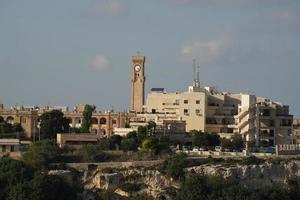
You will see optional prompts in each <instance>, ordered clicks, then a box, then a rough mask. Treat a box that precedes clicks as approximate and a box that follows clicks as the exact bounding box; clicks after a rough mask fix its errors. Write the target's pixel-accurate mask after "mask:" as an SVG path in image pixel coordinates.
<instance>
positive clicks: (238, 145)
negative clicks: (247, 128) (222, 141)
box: [231, 133, 244, 149]
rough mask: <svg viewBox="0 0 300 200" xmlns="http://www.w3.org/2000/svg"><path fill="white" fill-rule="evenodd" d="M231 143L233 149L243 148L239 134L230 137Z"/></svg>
mask: <svg viewBox="0 0 300 200" xmlns="http://www.w3.org/2000/svg"><path fill="white" fill-rule="evenodd" d="M231 142H232V146H233V147H234V148H239V149H241V148H243V147H244V141H243V137H242V135H241V134H238V133H236V134H234V135H233V136H232V137H231Z"/></svg>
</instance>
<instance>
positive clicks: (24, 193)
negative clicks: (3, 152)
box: [0, 156, 76, 200]
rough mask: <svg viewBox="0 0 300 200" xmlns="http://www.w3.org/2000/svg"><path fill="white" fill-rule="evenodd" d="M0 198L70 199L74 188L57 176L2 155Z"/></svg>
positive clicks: (19, 199) (74, 196)
mask: <svg viewBox="0 0 300 200" xmlns="http://www.w3.org/2000/svg"><path fill="white" fill-rule="evenodd" d="M0 199H1V200H57V199H65V200H68V199H70V200H71V199H76V190H75V189H74V188H71V187H70V186H69V185H68V184H67V183H66V182H65V181H64V180H63V179H62V178H61V177H59V176H49V175H47V173H46V171H42V170H41V169H35V170H33V169H32V168H31V167H30V166H28V165H27V163H26V162H24V161H17V160H13V159H11V158H9V157H7V156H4V157H2V158H1V159H0Z"/></svg>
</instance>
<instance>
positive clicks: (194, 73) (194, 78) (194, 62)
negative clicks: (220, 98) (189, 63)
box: [193, 59, 196, 81]
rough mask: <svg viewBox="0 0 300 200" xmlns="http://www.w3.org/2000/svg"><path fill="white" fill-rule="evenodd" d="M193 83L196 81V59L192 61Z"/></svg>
mask: <svg viewBox="0 0 300 200" xmlns="http://www.w3.org/2000/svg"><path fill="white" fill-rule="evenodd" d="M193 81H196V59H193Z"/></svg>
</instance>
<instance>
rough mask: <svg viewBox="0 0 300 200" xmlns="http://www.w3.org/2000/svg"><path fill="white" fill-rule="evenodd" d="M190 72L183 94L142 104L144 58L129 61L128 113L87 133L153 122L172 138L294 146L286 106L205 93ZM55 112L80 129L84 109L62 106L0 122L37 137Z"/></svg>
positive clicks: (155, 94)
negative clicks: (192, 135) (197, 134)
mask: <svg viewBox="0 0 300 200" xmlns="http://www.w3.org/2000/svg"><path fill="white" fill-rule="evenodd" d="M193 67H194V79H193V81H192V84H191V86H189V87H188V90H187V91H186V92H175V93H167V92H166V91H165V90H164V89H163V88H153V89H152V90H151V92H150V93H149V94H147V97H146V98H145V80H146V75H145V69H146V67H145V57H144V56H140V55H138V56H133V57H132V64H131V67H130V68H131V77H130V80H131V85H130V86H131V93H130V94H131V98H130V102H131V103H130V112H115V111H113V110H111V111H105V112H101V111H99V110H98V111H96V112H94V113H93V117H92V125H91V127H90V131H91V133H93V134H97V135H102V136H104V137H107V136H111V135H112V134H114V132H115V131H116V130H117V129H120V128H121V129H122V128H126V126H129V127H131V128H137V127H138V126H143V125H145V123H147V122H149V121H154V122H155V123H156V124H157V125H158V126H159V127H162V128H163V129H165V128H167V129H170V130H171V129H172V130H173V132H174V133H175V132H180V131H181V132H189V131H191V130H200V131H203V132H209V133H217V134H219V135H220V136H221V137H226V138H230V137H232V136H233V135H234V134H235V133H238V134H241V135H242V136H243V139H244V140H245V141H246V142H247V144H249V145H252V146H253V145H255V146H274V145H275V144H292V143H294V142H295V141H296V138H295V136H294V135H293V115H290V113H289V106H287V105H284V104H282V103H280V102H275V101H272V100H270V99H267V98H263V97H258V96H255V95H252V94H242V93H239V94H234V93H229V92H220V91H218V90H217V89H216V88H214V87H203V86H202V85H201V83H200V80H199V69H197V68H196V66H195V65H194V66H193ZM149 78H151V77H149ZM145 99H146V100H145ZM53 109H59V110H61V111H62V112H63V113H64V115H65V117H67V119H68V120H69V123H70V127H71V128H80V127H81V122H82V112H83V110H84V105H80V104H79V105H77V106H76V107H75V109H74V110H71V111H70V110H69V109H68V108H67V107H63V106H61V107H59V106H57V107H52V108H51V107H47V106H46V107H34V106H29V107H22V106H21V107H19V108H15V109H12V110H7V109H5V108H3V106H2V109H0V116H2V117H3V118H4V119H5V120H6V121H7V122H9V123H14V122H18V123H21V125H22V126H23V127H24V129H25V131H26V132H27V136H28V137H32V136H33V137H35V136H36V135H37V133H38V126H37V125H38V118H39V116H41V115H42V114H43V113H45V112H47V111H50V110H53ZM130 130H132V129H130ZM119 131H121V130H119ZM122 131H124V130H122Z"/></svg>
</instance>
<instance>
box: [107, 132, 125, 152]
mask: <svg viewBox="0 0 300 200" xmlns="http://www.w3.org/2000/svg"><path fill="white" fill-rule="evenodd" d="M109 142H110V149H113V150H115V149H117V148H119V147H120V146H121V142H122V137H121V136H120V135H112V136H111V137H110V138H109Z"/></svg>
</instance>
